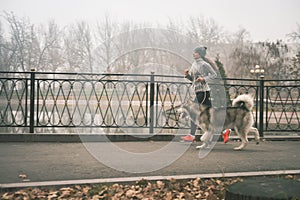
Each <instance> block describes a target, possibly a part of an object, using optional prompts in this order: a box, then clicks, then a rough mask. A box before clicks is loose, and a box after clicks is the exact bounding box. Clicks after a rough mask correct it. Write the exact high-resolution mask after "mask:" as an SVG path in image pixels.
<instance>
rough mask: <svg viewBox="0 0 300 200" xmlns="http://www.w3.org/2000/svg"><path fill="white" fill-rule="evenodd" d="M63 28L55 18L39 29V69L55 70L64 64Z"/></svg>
mask: <svg viewBox="0 0 300 200" xmlns="http://www.w3.org/2000/svg"><path fill="white" fill-rule="evenodd" d="M62 34H63V32H62V30H60V29H59V27H58V25H57V24H56V22H55V21H54V20H51V21H49V22H48V25H47V26H40V29H39V31H38V40H39V50H40V53H39V59H38V63H37V66H38V69H39V70H44V71H53V72H55V71H56V70H57V69H58V68H59V67H63V65H64V56H63V47H62V41H61V39H62Z"/></svg>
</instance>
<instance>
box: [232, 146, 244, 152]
mask: <svg viewBox="0 0 300 200" xmlns="http://www.w3.org/2000/svg"><path fill="white" fill-rule="evenodd" d="M242 149H243V148H240V147H235V148H233V150H235V151H241V150H242Z"/></svg>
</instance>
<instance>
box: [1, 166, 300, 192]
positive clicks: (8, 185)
mask: <svg viewBox="0 0 300 200" xmlns="http://www.w3.org/2000/svg"><path fill="white" fill-rule="evenodd" d="M295 174H300V170H277V171H253V172H231V173H215V174H190V175H173V176H138V177H122V178H103V179H80V180H61V181H41V182H25V183H3V184H0V189H1V190H8V189H16V188H25V187H44V186H65V185H79V184H107V183H128V182H136V181H140V180H148V181H156V180H170V179H176V180H185V179H196V178H234V177H253V176H272V175H295Z"/></svg>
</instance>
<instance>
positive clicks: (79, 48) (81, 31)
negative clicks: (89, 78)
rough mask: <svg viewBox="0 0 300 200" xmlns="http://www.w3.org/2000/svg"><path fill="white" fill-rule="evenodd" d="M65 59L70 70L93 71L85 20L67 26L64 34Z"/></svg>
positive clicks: (87, 27) (91, 46)
mask: <svg viewBox="0 0 300 200" xmlns="http://www.w3.org/2000/svg"><path fill="white" fill-rule="evenodd" d="M64 44H65V52H66V60H67V63H68V66H69V69H70V70H74V69H75V70H77V71H79V70H81V71H82V70H83V71H89V72H93V57H92V49H93V43H92V37H91V32H90V28H89V25H88V24H87V23H86V22H83V21H81V22H77V23H76V24H75V25H71V26H70V27H68V30H67V34H66V35H65V36H64Z"/></svg>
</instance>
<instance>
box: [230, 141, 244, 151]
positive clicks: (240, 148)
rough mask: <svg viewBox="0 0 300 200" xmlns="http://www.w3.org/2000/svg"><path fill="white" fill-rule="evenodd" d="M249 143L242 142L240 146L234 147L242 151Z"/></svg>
mask: <svg viewBox="0 0 300 200" xmlns="http://www.w3.org/2000/svg"><path fill="white" fill-rule="evenodd" d="M246 146H247V145H246V144H244V143H243V144H241V145H240V146H238V147H235V148H233V149H234V150H235V151H240V150H243V149H244V148H245V147H246Z"/></svg>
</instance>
